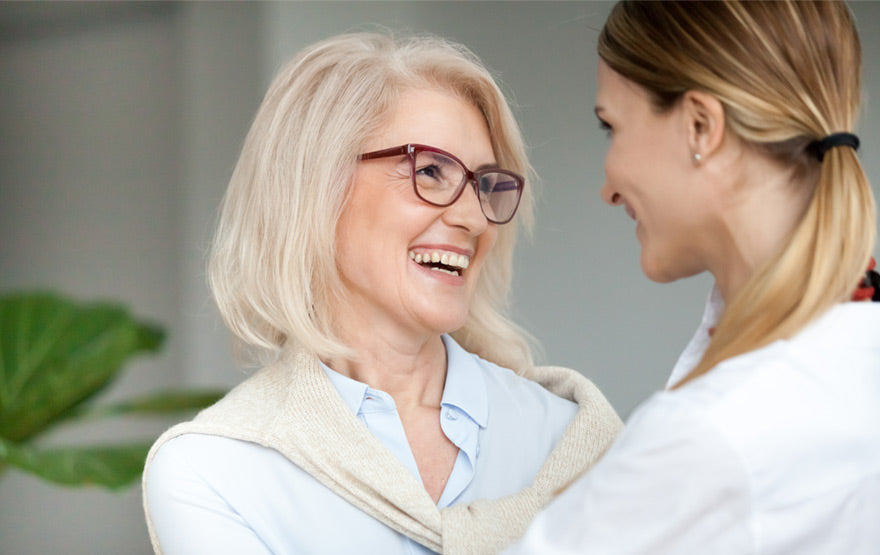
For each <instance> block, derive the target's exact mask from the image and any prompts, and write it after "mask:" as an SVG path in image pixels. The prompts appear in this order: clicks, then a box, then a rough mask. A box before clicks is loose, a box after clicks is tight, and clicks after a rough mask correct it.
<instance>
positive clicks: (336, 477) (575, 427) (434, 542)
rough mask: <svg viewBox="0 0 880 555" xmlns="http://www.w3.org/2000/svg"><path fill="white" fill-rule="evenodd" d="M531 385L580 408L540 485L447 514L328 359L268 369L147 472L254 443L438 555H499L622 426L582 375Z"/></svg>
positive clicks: (554, 376) (174, 432)
mask: <svg viewBox="0 0 880 555" xmlns="http://www.w3.org/2000/svg"><path fill="white" fill-rule="evenodd" d="M525 377H526V378H528V379H531V380H533V381H535V382H537V383H539V384H541V385H542V386H543V387H545V388H546V389H547V390H549V391H550V392H552V393H554V394H556V395H558V396H560V397H562V398H565V399H569V400H571V401H574V402H576V403H577V404H578V405H579V408H578V412H577V414H576V415H575V417H574V418H573V419H572V421H571V423H570V424H569V427H568V429H567V430H566V432H565V434H564V435H563V437H562V438H561V439H560V441H559V443H558V444H557V445H556V446H555V447H554V449H553V451H552V452H551V453H550V455H549V457H548V458H547V461H546V462H545V463H544V465H543V466H542V467H541V469H540V470H539V471H538V474H537V475H536V477H535V479H534V481H533V483H532V484H531V485H530V486H529V487H527V488H525V489H523V490H522V491H520V492H518V493H516V494H513V495H509V496H507V497H503V498H501V499H494V500H479V501H475V502H472V503H462V504H458V505H453V506H451V507H448V508H445V509H438V508H437V506H436V505H435V504H434V502H433V501H432V500H431V498H430V496H429V495H428V493H427V492H426V491H425V489H424V487H423V486H422V484H421V483H420V482H419V481H418V479H417V478H416V477H415V476H413V475H412V474H411V473H410V472H409V471H408V470H407V469H406V468H405V467H404V466H403V465H402V464H401V463H400V461H399V460H398V459H397V458H396V457H395V456H394V455H393V454H392V453H391V452H390V451H388V450H387V449H386V448H385V447H384V446H383V445H382V444H381V443H380V442H379V440H377V439H376V438H375V437H373V435H372V434H371V433H370V431H369V430H368V429H367V428H366V427H365V426H364V425H363V423H362V422H361V421H360V420H359V419H358V418H357V416H356V415H354V414H353V413H352V411H351V409H350V408H349V407H348V406H347V405H346V404H345V402H344V401H343V400H342V399H341V398H340V396H339V395H338V393H337V392H336V390H335V388H334V387H333V384H332V383H331V382H330V381H329V379H328V378H327V376H326V374H325V373H324V372H323V370H322V368H321V365H320V362H319V361H318V359H317V358H315V357H314V356H312V355H310V354H308V353H306V352H299V353H297V354H296V355H295V356H294V357H293V359H292V361H291V362H289V363H286V364H285V363H277V364H275V365H273V366H269V367H267V368H264V369H262V370H261V371H259V372H258V373H256V374H255V375H254V376H252V377H251V378H250V379H248V380H246V381H245V382H243V383H242V384H241V385H239V386H238V387H236V388H235V389H233V390H232V391H230V392H229V394H227V395H226V397H224V398H223V399H222V400H221V401H219V402H218V403H216V404H215V405H213V406H212V407H209V408H208V409H206V410H204V411H202V412H201V413H200V414H199V415H198V416H197V417H196V418H195V419H194V420H192V421H190V422H186V423H183V424H178V425H177V426H174V427H173V428H171V429H170V430H168V431H167V432H166V433H165V434H163V435H162V436H161V437H160V438H159V439H158V440H157V441H156V443H155V445H154V446H153V448H152V450H151V451H150V454H149V455H148V457H147V463H146V464H147V467H149V464H150V462H151V460H152V458H153V456H154V455H155V453H156V452H157V451H158V449H159V448H160V447H161V446H162V445H163V444H164V443H165V442H167V441H168V440H170V439H172V438H174V437H177V436H180V435H183V434H188V433H198V434H209V435H216V436H222V437H228V438H232V439H237V440H242V441H249V442H253V443H256V444H258V445H262V446H265V447H268V448H271V449H274V450H276V451H278V452H279V453H281V454H282V455H284V456H285V457H286V458H287V459H288V460H290V461H291V462H293V463H294V464H296V465H297V466H299V467H300V468H302V469H303V470H305V471H306V472H308V473H309V474H310V475H312V476H313V477H314V478H315V479H316V480H318V481H320V482H321V483H323V484H324V485H326V486H327V487H328V488H330V489H331V490H333V491H334V492H335V493H337V494H338V495H340V496H341V497H342V498H344V499H345V500H346V501H348V502H349V503H351V504H352V505H354V506H355V507H357V508H359V509H360V510H362V511H364V512H365V513H367V514H368V515H370V516H372V517H373V518H375V519H377V520H379V521H380V522H382V523H384V524H385V525H387V526H389V527H390V528H392V529H394V530H396V531H398V532H400V533H402V534H405V535H407V536H408V537H410V538H412V539H413V540H415V541H417V542H419V543H421V544H422V545H425V546H427V547H428V548H430V549H432V550H434V551H438V552H442V553H451V554H471V553H472V554H478V553H497V552H498V551H500V550H501V549H502V548H503V547H505V546H506V545H508V544H509V543H511V542H512V541H514V540H515V539H517V538H518V537H520V536H521V535H522V534H523V532H524V531H525V529H526V526H527V525H528V523H529V522H530V521H531V519H532V518H533V517H534V515H535V514H536V513H537V512H538V511H539V510H540V509H541V508H542V507H543V506H544V505H546V503H547V502H548V501H549V500H550V499H551V498H552V497H553V496H554V494H555V493H557V492H558V491H559V490H560V489H562V488H564V487H565V486H566V485H568V484H569V483H570V482H571V481H573V480H574V478H576V477H577V476H578V475H580V474H581V473H582V472H584V471H585V470H587V469H588V468H589V467H590V466H591V465H592V464H593V463H595V462H596V460H598V458H599V457H600V456H601V455H602V453H604V451H605V449H606V448H607V447H608V446H609V445H610V443H611V442H612V441H613V439H614V437H615V436H616V435H617V433H618V431H619V430H620V428H621V426H622V424H621V421H620V419H619V418H618V416H617V414H616V413H615V412H614V409H613V408H612V407H611V406H610V405H609V404H608V402H607V400H606V399H605V398H604V397H603V396H602V394H601V393H600V392H599V391H598V390H597V389H596V388H595V386H593V384H592V383H590V382H589V380H587V379H586V378H584V377H583V376H582V375H581V374H579V373H577V372H575V371H573V370H570V369H567V368H560V367H552V366H544V367H534V368H532V369H531V370H529V371H528V372H526V374H525ZM146 474H147V473H146V470H145V472H144V475H145V476H146ZM145 512H146V516H147V525H148V528H149V531H150V539H151V541H152V543H153V548H154V550H155V551H156V552H157V553H161V547H160V545H159V542H158V538H157V537H156V533H155V530H154V527H153V524H152V520H151V518H150V514H149V510H148V509H147V507H146V505H145Z"/></svg>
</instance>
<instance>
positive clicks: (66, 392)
mask: <svg viewBox="0 0 880 555" xmlns="http://www.w3.org/2000/svg"><path fill="white" fill-rule="evenodd" d="M162 340H163V332H162V331H161V330H160V329H158V328H156V327H153V326H150V325H146V324H143V323H140V322H138V321H136V320H134V318H132V317H131V316H130V315H129V313H128V311H126V310H125V308H123V307H122V306H119V305H113V304H103V303H96V304H91V305H81V304H77V303H74V302H71V301H68V300H66V299H63V298H61V297H58V296H56V295H52V294H46V293H36V294H34V293H29V294H19V295H11V296H5V297H0V437H2V438H6V439H8V440H11V441H13V442H20V441H23V440H25V439H28V438H31V437H33V436H35V435H37V434H39V433H40V432H42V431H43V430H45V429H46V428H47V427H49V426H50V425H51V424H53V423H54V422H55V421H56V420H58V419H60V418H62V417H64V416H65V415H66V414H67V413H69V412H70V411H71V410H72V409H74V408H75V407H76V406H78V405H79V404H81V403H83V402H84V401H85V400H87V399H89V398H91V397H92V396H93V395H95V394H96V393H98V392H99V391H101V390H102V389H104V388H105V387H106V386H107V385H108V384H109V383H110V381H111V380H112V379H113V378H114V377H115V375H116V374H117V373H118V372H119V370H120V368H121V367H122V364H123V363H124V362H125V361H126V360H127V359H128V358H129V357H131V356H132V355H133V354H135V353H137V352H140V351H156V350H158V348H159V346H160V345H161V343H162Z"/></svg>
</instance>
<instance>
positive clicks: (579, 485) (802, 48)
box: [512, 1, 880, 555]
mask: <svg viewBox="0 0 880 555" xmlns="http://www.w3.org/2000/svg"><path fill="white" fill-rule="evenodd" d="M599 56H600V59H601V60H600V65H599V74H598V94H597V99H596V115H597V116H598V118H599V121H600V123H601V126H602V127H603V128H604V129H606V130H607V132H608V135H609V143H610V146H609V149H608V153H607V155H606V159H605V174H606V182H605V185H604V186H603V188H602V197H603V199H604V200H605V201H606V202H608V203H609V204H611V205H613V206H622V207H624V209H625V211H626V214H627V215H629V216H630V217H631V218H632V219H633V220H635V222H636V236H637V237H638V240H639V242H640V243H641V264H642V269H643V271H644V273H645V274H646V275H647V276H648V277H649V278H650V279H652V280H655V281H659V282H668V281H672V280H676V279H679V278H684V277H688V276H691V275H694V274H697V273H700V272H704V271H708V272H711V274H712V275H713V276H714V278H715V283H716V286H715V288H714V291H713V292H712V294H711V296H710V298H709V301H708V306H707V309H706V313H705V315H704V317H703V321H702V324H701V326H700V328H699V329H698V331H697V332H696V335H695V336H694V338H693V340H692V342H691V343H690V345H688V347H687V349H686V350H685V351H684V353H683V354H682V356H681V358H680V360H679V362H678V364H677V365H676V367H675V368H674V369H673V372H672V376H671V378H670V380H669V386H668V389H667V390H666V391H663V392H660V393H657V394H655V395H654V396H652V397H651V398H650V399H648V400H647V401H646V402H645V403H643V404H642V405H641V407H640V408H639V409H638V410H637V411H636V412H635V413H634V414H633V416H632V417H631V419H630V421H629V422H628V424H627V427H626V429H625V430H624V432H623V433H622V434H621V436H620V437H619V439H618V440H617V441H616V442H615V444H614V445H613V446H612V448H611V449H610V450H609V452H608V453H607V455H606V456H605V457H604V458H603V459H602V460H601V461H600V462H599V463H598V464H597V465H596V466H595V467H594V468H593V469H592V470H590V471H588V472H587V473H586V475H585V476H584V477H583V478H582V479H580V480H579V481H578V482H576V483H575V484H574V485H573V486H572V487H570V488H568V489H567V490H566V491H565V493H564V494H562V495H561V496H560V497H559V498H558V499H557V500H555V501H554V502H553V504H551V505H550V507H548V509H546V510H545V511H544V512H543V513H542V514H541V515H540V516H539V517H538V518H537V519H536V522H535V523H534V524H533V525H532V527H531V528H530V529H529V532H528V533H527V535H526V537H525V539H524V540H523V541H522V543H521V544H519V545H518V546H517V547H516V548H515V549H513V550H512V552H513V553H540V554H542V555H543V554H553V553H602V554H613V553H625V554H642V553H645V554H647V553H650V554H652V555H656V554H665V553H675V554H694V553H712V554H720V553H724V554H727V553H731V554H747V553H761V554H791V553H798V554H804V553H809V554H816V553H821V554H828V555H832V554H841V553H846V554H849V555H852V554H868V553H877V550H878V546H880V526H878V523H880V304H877V303H876V302H875V303H872V302H852V301H853V300H857V301H864V300H870V298H871V297H872V296H873V299H874V300H875V301H876V300H878V299H880V291H877V290H874V289H873V287H876V285H877V281H878V280H877V275H876V274H875V273H873V272H869V273H868V274H866V272H865V270H866V268H867V267H869V266H872V264H873V263H872V261H871V253H872V249H873V246H874V235H875V229H876V222H875V215H874V211H875V205H874V199H873V198H872V193H871V189H870V186H869V184H868V181H867V179H866V177H865V175H864V173H863V172H862V168H861V166H860V165H859V159H858V155H857V149H858V146H859V141H858V138H857V136H856V135H855V134H854V133H855V125H856V115H857V110H858V108H859V96H860V82H859V73H860V56H861V53H860V47H859V40H858V37H857V34H856V30H855V27H854V25H853V21H852V17H851V15H850V12H849V11H848V8H847V6H846V5H845V4H844V3H840V2H782V1H780V2H766V3H765V2H707V3H701V2H645V3H641V2H623V3H620V4H618V5H617V6H615V7H614V9H613V10H612V12H611V15H610V16H609V19H608V21H607V22H606V24H605V26H604V28H603V30H602V32H601V35H600V38H599Z"/></svg>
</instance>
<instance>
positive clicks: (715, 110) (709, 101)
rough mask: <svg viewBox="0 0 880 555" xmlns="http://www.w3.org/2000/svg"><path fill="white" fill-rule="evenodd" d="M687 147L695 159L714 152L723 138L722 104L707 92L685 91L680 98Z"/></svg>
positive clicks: (705, 156)
mask: <svg viewBox="0 0 880 555" xmlns="http://www.w3.org/2000/svg"><path fill="white" fill-rule="evenodd" d="M682 108H683V114H684V117H685V124H686V125H687V138H688V147H689V148H690V149H691V153H692V154H693V155H695V159H697V160H700V159H702V160H705V159H707V158H708V157H709V156H711V155H712V154H714V153H715V152H716V151H717V150H718V149H719V148H721V145H722V143H723V139H724V128H725V120H724V106H723V105H722V104H721V101H720V100H718V99H717V98H716V97H714V96H713V95H711V94H709V93H705V92H701V91H693V90H691V91H687V92H686V93H684V96H683V98H682Z"/></svg>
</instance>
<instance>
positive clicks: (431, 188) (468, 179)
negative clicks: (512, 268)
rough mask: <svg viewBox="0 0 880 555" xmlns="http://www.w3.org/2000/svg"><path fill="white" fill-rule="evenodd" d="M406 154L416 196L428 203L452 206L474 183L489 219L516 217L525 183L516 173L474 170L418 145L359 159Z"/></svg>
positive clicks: (442, 153) (409, 145)
mask: <svg viewBox="0 0 880 555" xmlns="http://www.w3.org/2000/svg"><path fill="white" fill-rule="evenodd" d="M402 154H406V155H407V157H408V158H409V168H410V171H409V173H410V177H411V178H412V183H413V190H414V191H415V193H416V196H418V197H419V198H420V199H422V200H423V201H425V202H427V203H428V204H432V205H434V206H449V205H451V204H452V203H454V202H455V201H456V200H458V197H460V196H461V193H462V192H463V191H464V188H465V185H467V184H468V183H472V184H473V187H474V192H475V193H476V194H477V198H478V199H480V208H481V209H482V211H483V214H484V215H485V216H486V219H487V220H489V221H490V222H492V223H496V224H506V223H507V222H509V221H510V220H511V219H513V215H514V214H516V209H517V207H519V199H520V197H522V191H523V187H524V186H525V180H524V179H523V178H522V176H521V175H518V174H516V173H514V172H512V171H508V170H502V169H501V168H483V169H479V170H476V171H471V170H469V169H468V168H467V167H466V166H465V165H464V163H463V162H462V161H461V160H459V159H458V158H456V157H455V156H454V155H452V154H450V153H448V152H446V151H445V150H440V149H439V148H434V147H432V146H426V145H417V144H407V145H402V146H396V147H393V148H386V149H383V150H376V151H374V152H367V153H366V154H361V155H360V156H358V160H375V159H376V158H387V157H390V156H399V155H402Z"/></svg>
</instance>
